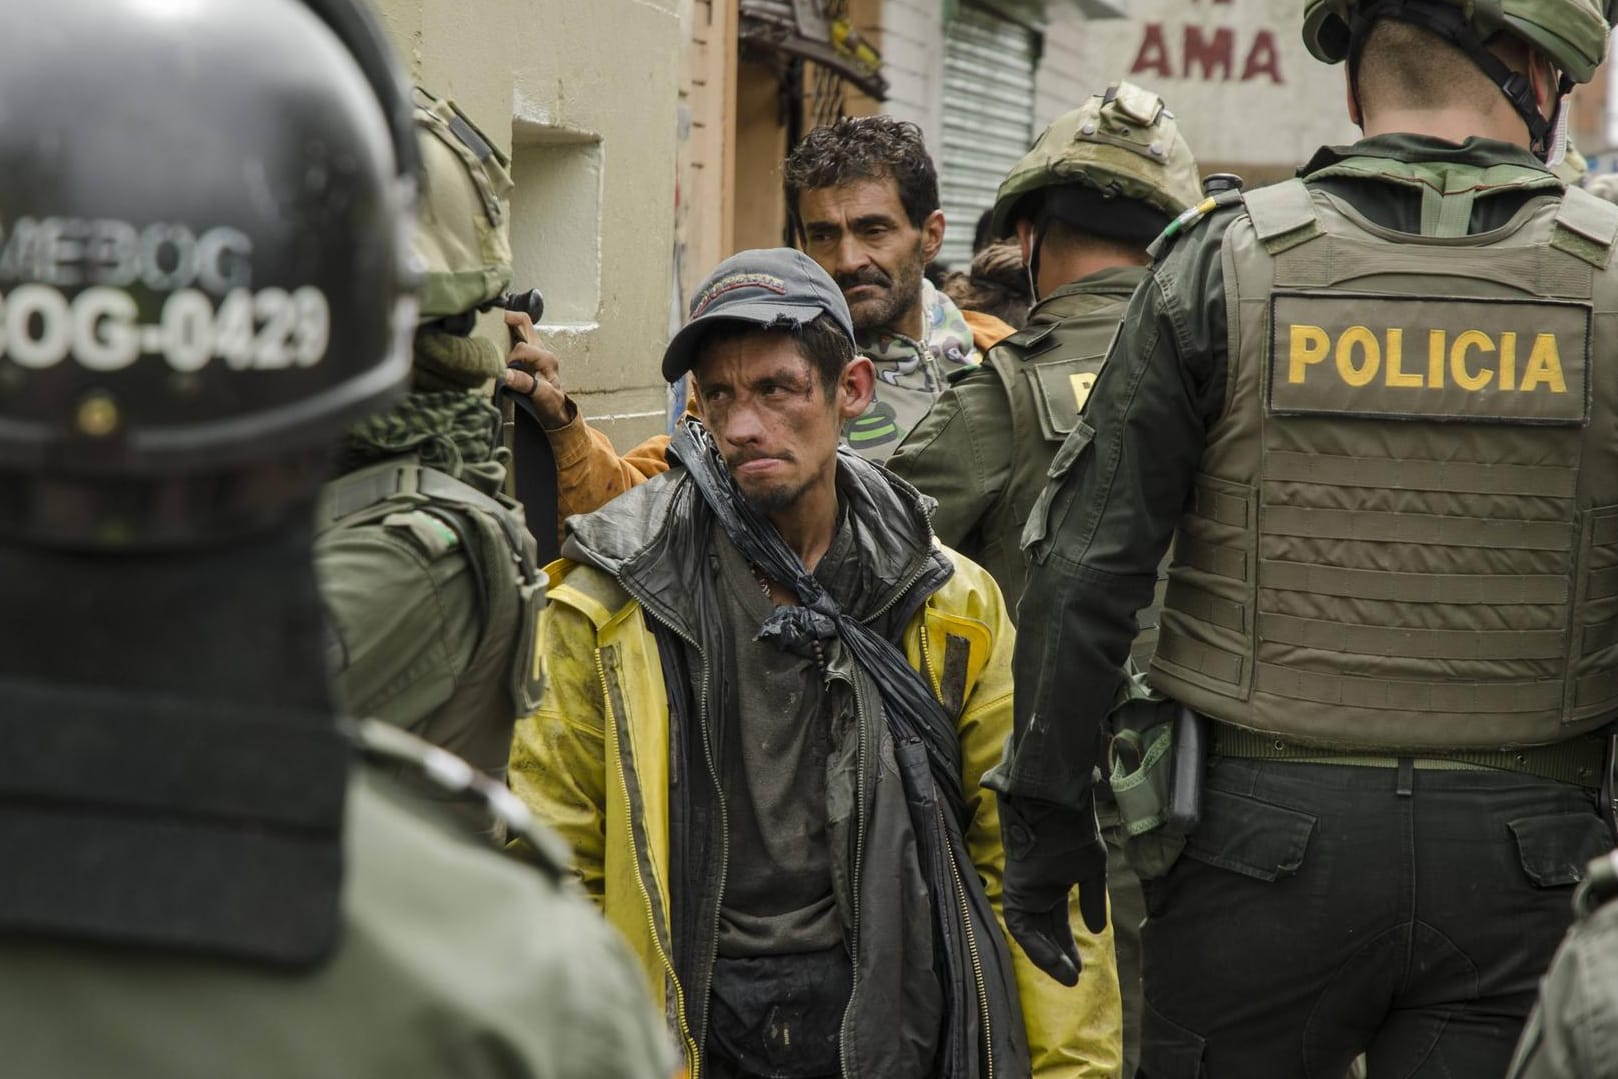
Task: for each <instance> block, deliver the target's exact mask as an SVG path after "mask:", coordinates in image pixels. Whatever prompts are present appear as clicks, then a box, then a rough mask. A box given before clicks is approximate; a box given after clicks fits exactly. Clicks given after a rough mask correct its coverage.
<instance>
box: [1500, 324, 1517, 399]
mask: <svg viewBox="0 0 1618 1079" xmlns="http://www.w3.org/2000/svg"><path fill="white" fill-rule="evenodd" d="M1500 388H1501V389H1502V390H1514V389H1516V388H1517V335H1516V334H1515V333H1513V332H1512V331H1510V330H1507V331H1506V332H1505V333H1503V334H1501V335H1500Z"/></svg>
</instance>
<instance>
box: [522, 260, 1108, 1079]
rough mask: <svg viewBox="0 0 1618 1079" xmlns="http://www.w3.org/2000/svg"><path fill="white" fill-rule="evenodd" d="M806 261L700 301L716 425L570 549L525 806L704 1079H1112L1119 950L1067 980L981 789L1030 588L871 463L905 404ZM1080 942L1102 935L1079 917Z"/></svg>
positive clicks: (525, 740)
mask: <svg viewBox="0 0 1618 1079" xmlns="http://www.w3.org/2000/svg"><path fill="white" fill-rule="evenodd" d="M853 336H854V335H853V328H852V326H851V324H850V319H849V314H848V307H847V304H846V302H845V301H844V299H843V296H842V294H841V292H840V291H839V290H838V288H837V286H836V285H835V284H834V283H833V281H832V279H831V278H830V277H829V276H827V275H826V273H825V272H824V271H823V270H821V269H820V268H819V267H817V266H816V265H815V264H814V262H813V261H811V260H810V259H809V258H808V257H807V256H805V255H803V254H802V253H800V252H796V251H790V250H785V249H781V250H774V251H749V252H743V253H742V254H740V255H737V256H735V257H733V258H731V259H728V260H726V262H724V263H722V264H721V265H720V266H719V267H718V268H717V269H716V270H715V271H714V273H713V274H712V275H711V276H710V277H709V279H708V281H707V282H706V283H705V284H704V286H703V287H702V289H700V290H699V292H698V294H697V297H696V300H695V301H694V303H693V306H692V318H691V321H690V322H689V323H688V324H687V325H686V327H685V328H684V329H683V330H682V331H681V332H680V333H679V334H678V335H676V337H675V338H674V340H673V341H672V342H671V343H670V345H669V348H668V351H667V352H666V354H665V356H664V363H663V373H664V375H665V377H667V378H669V379H671V380H672V379H675V378H679V377H681V376H683V375H684V374H685V373H687V372H688V371H689V372H691V373H692V374H693V376H694V381H695V385H696V388H697V394H698V397H699V400H700V402H701V408H702V416H703V418H702V419H700V420H699V419H696V418H695V417H691V418H688V419H686V420H685V421H684V422H683V423H682V425H681V428H680V430H679V431H678V433H677V434H676V436H675V439H674V441H673V443H672V446H671V455H672V457H673V458H674V460H675V462H676V467H674V468H673V469H672V470H671V471H669V472H668V473H666V474H664V475H661V476H657V477H655V478H653V479H652V480H650V481H648V482H647V483H645V484H643V485H641V486H639V487H636V488H635V489H633V490H632V491H630V492H628V493H627V494H625V495H624V496H622V497H621V498H619V499H617V500H615V501H614V502H613V503H611V504H610V505H608V506H607V507H605V508H603V509H602V510H600V511H598V512H596V513H593V514H590V515H587V516H583V517H578V518H574V519H573V520H572V521H571V522H570V523H569V536H568V539H567V542H566V546H565V547H564V554H565V555H566V558H564V560H563V561H561V562H559V563H557V564H556V565H555V566H553V567H552V574H551V583H552V589H551V594H550V595H551V603H550V606H549V608H548V609H547V610H546V612H545V614H544V621H543V622H542V626H541V633H542V640H543V651H544V654H545V656H546V663H547V675H548V678H547V685H546V690H545V694H544V699H543V702H542V703H541V705H540V708H539V709H538V711H537V712H536V713H535V714H534V715H532V716H531V717H529V718H527V719H526V720H524V721H522V722H521V723H519V725H518V729H517V736H516V740H515V742H514V744H513V749H512V760H511V771H510V781H511V784H512V786H513V788H514V789H515V790H516V792H517V793H518V795H519V796H521V797H522V799H523V800H524V801H525V802H526V803H527V804H528V805H529V806H530V807H532V808H533V809H534V810H535V811H536V812H537V813H538V814H539V815H540V816H541V817H542V818H543V819H545V820H546V821H547V822H548V823H550V824H551V825H552V826H554V827H555V828H557V829H558V830H560V831H561V832H562V834H563V835H564V836H565V837H566V838H567V839H568V840H569V841H570V842H571V843H572V844H573V848H574V854H575V858H576V859H577V868H578V870H579V874H580V876H581V878H582V879H583V881H584V884H585V887H586V888H587V890H588V891H589V892H590V893H591V895H593V896H594V897H595V898H596V900H597V901H598V902H600V903H601V905H602V907H603V909H604V911H605V913H606V915H607V918H608V920H609V921H611V922H612V923H613V924H615V925H616V926H617V927H618V928H619V929H620V930H622V932H623V933H624V935H625V936H626V937H627V938H628V940H629V942H630V945H631V947H632V949H633V950H634V951H635V953H636V954H637V955H638V956H639V957H640V961H641V963H642V965H643V967H644V969H645V973H646V977H647V980H648V983H649V985H650V987H651V989H652V991H653V992H654V993H655V994H657V995H658V996H659V997H660V998H661V999H662V1000H663V1002H664V1005H665V1014H666V1015H667V1016H668V1018H669V1022H670V1025H671V1027H672V1028H673V1029H674V1031H675V1033H676V1034H677V1036H678V1038H679V1040H680V1041H681V1043H682V1044H683V1046H684V1048H685V1052H686V1055H687V1058H688V1063H689V1065H690V1068H691V1071H692V1074H693V1076H695V1077H697V1079H707V1077H710V1076H711V1077H713V1079H730V1077H739V1079H753V1077H761V1076H770V1077H776V1079H781V1077H785V1079H831V1077H842V1079H878V1077H880V1079H922V1077H933V1076H938V1077H945V1079H986V1077H989V1076H993V1075H1000V1076H1026V1075H1029V1074H1033V1075H1037V1076H1041V1077H1050V1079H1055V1077H1064V1079H1078V1077H1104V1076H1112V1075H1115V1074H1116V1073H1117V1070H1118V1067H1119V1060H1120V1058H1119V1024H1120V1018H1119V1004H1118V987H1117V977H1116V970H1115V968H1114V965H1113V957H1112V940H1111V932H1110V930H1109V929H1108V928H1107V926H1106V922H1105V917H1104V912H1102V911H1091V912H1089V913H1088V917H1089V920H1090V921H1091V922H1093V923H1094V924H1093V927H1092V928H1091V931H1089V932H1086V931H1085V926H1084V925H1083V924H1075V926H1074V928H1075V929H1076V930H1078V932H1077V934H1076V935H1077V936H1078V938H1079V940H1080V942H1081V945H1080V946H1081V951H1082V953H1083V960H1084V962H1085V963H1086V964H1087V965H1090V966H1092V967H1093V970H1092V975H1093V976H1090V977H1086V978H1085V979H1083V980H1082V981H1081V982H1080V984H1079V986H1078V987H1077V988H1072V989H1069V988H1064V987H1062V986H1060V985H1058V984H1057V983H1056V982H1054V981H1052V980H1051V979H1049V978H1044V977H1042V976H1041V975H1040V974H1039V972H1038V970H1037V969H1035V968H1034V966H1033V965H1032V964H1031V963H1030V962H1029V961H1028V959H1027V957H1026V956H1024V954H1023V953H1022V951H1021V950H1020V949H1019V948H1018V946H1017V945H1016V944H1015V943H1014V942H1012V941H1010V939H1009V938H1008V936H1007V934H1006V933H1005V931H1004V926H1003V923H1002V921H1001V917H1000V877H1001V866H1002V865H1003V863H1004V855H1003V852H1002V850H1001V845H1000V836H999V821H998V815H997V813H996V806H995V801H994V798H993V796H992V795H991V794H990V793H989V792H987V791H985V790H982V789H980V788H979V785H978V780H979V777H980V776H981V775H982V774H983V772H984V771H986V770H987V769H988V768H989V766H990V765H992V764H993V763H994V762H995V761H996V760H997V759H998V757H999V755H1000V749H1001V746H1002V744H1003V743H1004V741H1005V739H1006V735H1007V732H1008V731H1009V729H1010V722H1011V675H1010V658H1011V649H1012V632H1013V631H1012V628H1011V625H1010V622H1009V620H1008V618H1007V616H1006V611H1005V607H1004V602H1003V600H1002V598H1001V595H1000V590H999V589H998V588H997V587H996V586H995V584H994V582H993V580H992V579H991V578H990V577H989V575H988V574H987V573H985V572H984V571H983V570H982V569H980V568H979V567H978V566H976V565H974V564H973V563H971V562H969V561H967V560H966V559H963V558H961V557H960V556H958V555H955V554H954V553H953V552H950V551H949V550H947V549H945V548H943V547H941V546H939V545H938V544H937V543H936V542H935V541H934V539H933V536H932V532H931V528H930V527H929V524H928V514H929V512H930V507H931V503H930V500H928V499H925V498H923V497H922V496H921V495H919V494H918V493H917V492H916V491H915V490H914V489H913V488H911V487H910V486H909V485H908V484H905V483H903V482H902V481H899V480H897V479H895V478H894V477H893V476H892V475H891V474H890V473H888V472H887V471H886V470H885V469H883V468H881V467H880V466H878V465H874V464H871V463H869V462H867V461H865V460H863V459H862V458H860V457H858V456H857V455H855V454H854V453H852V452H850V451H848V450H847V449H843V450H839V448H838V434H839V431H840V430H841V428H842V425H843V423H844V421H845V420H847V419H848V418H850V417H852V416H857V415H860V414H861V412H863V410H864V409H865V407H866V406H867V405H868V404H869V402H870V399H871V392H872V381H873V378H874V375H873V368H872V365H871V362H870V361H869V360H868V359H865V358H863V357H859V356H857V355H856V353H855V349H854V340H853ZM1069 918H1070V921H1075V922H1077V921H1078V919H1077V916H1076V915H1075V914H1074V913H1073V912H1070V915H1069Z"/></svg>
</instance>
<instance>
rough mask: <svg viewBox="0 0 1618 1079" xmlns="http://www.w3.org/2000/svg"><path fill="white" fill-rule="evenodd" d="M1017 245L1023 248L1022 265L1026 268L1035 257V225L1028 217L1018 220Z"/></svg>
mask: <svg viewBox="0 0 1618 1079" xmlns="http://www.w3.org/2000/svg"><path fill="white" fill-rule="evenodd" d="M1017 244H1018V246H1020V247H1021V248H1022V264H1023V265H1024V266H1026V265H1028V263H1029V261H1030V260H1032V259H1033V257H1034V223H1033V222H1032V221H1030V220H1028V219H1027V218H1026V217H1020V218H1018V219H1017Z"/></svg>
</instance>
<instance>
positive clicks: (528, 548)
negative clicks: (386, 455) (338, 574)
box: [315, 457, 539, 581]
mask: <svg viewBox="0 0 1618 1079" xmlns="http://www.w3.org/2000/svg"><path fill="white" fill-rule="evenodd" d="M393 501H405V502H413V503H416V504H418V505H419V504H424V503H426V502H429V501H432V502H440V503H444V504H447V505H450V506H457V507H461V508H464V509H469V510H476V511H478V512H479V513H483V514H487V515H488V516H489V517H490V518H491V519H492V520H493V521H494V522H495V523H496V524H497V525H498V526H499V528H500V531H501V532H502V533H503V534H504V535H505V537H506V543H507V545H508V546H509V547H510V548H511V553H512V555H513V556H514V557H515V558H516V559H517V561H518V563H519V564H520V565H521V567H522V571H523V573H522V575H523V579H524V580H527V581H533V580H535V579H537V578H538V576H539V567H538V565H537V563H538V561H539V559H538V556H537V555H536V554H534V551H533V538H532V537H531V536H529V535H528V533H527V529H526V528H525V527H524V525H523V522H522V520H521V519H520V518H519V517H518V515H517V513H518V511H517V510H516V509H514V508H512V507H510V506H506V505H505V504H503V503H501V502H500V501H499V500H497V499H495V498H493V497H491V496H490V495H486V494H484V493H483V492H482V491H480V490H478V489H477V488H476V487H473V486H472V485H471V484H468V483H464V482H462V481H461V480H458V479H456V478H455V477H454V476H451V475H449V474H448V473H447V472H440V471H438V470H437V469H436V468H428V467H426V466H425V465H422V464H421V463H420V462H419V461H417V460H416V459H415V458H414V457H401V458H399V459H397V460H391V461H383V462H382V463H380V464H375V465H372V466H370V467H369V468H362V469H360V470H359V471H358V472H350V473H349V474H348V475H346V476H339V477H338V478H336V479H334V480H332V481H330V482H329V483H327V484H326V486H325V487H324V488H323V489H322V491H321V495H320V502H319V505H318V506H317V508H316V511H315V530H316V532H317V533H324V532H329V531H330V530H331V529H333V528H338V527H340V526H342V525H343V524H344V523H346V522H349V521H351V520H353V519H354V518H356V517H358V516H360V515H362V514H364V513H365V511H367V510H369V509H372V508H374V507H376V506H378V505H380V504H382V503H384V502H393Z"/></svg>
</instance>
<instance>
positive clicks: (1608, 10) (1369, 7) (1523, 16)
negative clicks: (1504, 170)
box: [1303, 0, 1618, 156]
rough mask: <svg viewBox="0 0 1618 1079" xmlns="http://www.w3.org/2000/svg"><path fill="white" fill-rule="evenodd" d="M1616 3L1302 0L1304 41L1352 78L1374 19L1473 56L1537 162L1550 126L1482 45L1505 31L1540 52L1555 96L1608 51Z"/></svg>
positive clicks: (1519, 79) (1525, 89) (1584, 76)
mask: <svg viewBox="0 0 1618 1079" xmlns="http://www.w3.org/2000/svg"><path fill="white" fill-rule="evenodd" d="M1615 9H1618V0H1304V5H1303V42H1304V44H1305V45H1306V46H1307V47H1308V49H1309V52H1310V53H1311V54H1312V55H1313V56H1314V57H1315V59H1317V60H1322V61H1324V62H1325V63H1328V64H1335V63H1338V62H1340V61H1343V60H1347V61H1348V62H1349V65H1350V73H1351V75H1352V71H1353V65H1354V64H1355V63H1356V61H1357V59H1358V55H1359V50H1360V49H1361V48H1362V47H1363V45H1364V41H1365V36H1366V34H1367V33H1368V32H1369V30H1370V28H1371V26H1372V24H1374V23H1375V22H1376V21H1377V20H1378V19H1399V20H1402V21H1405V22H1410V23H1414V24H1416V25H1418V26H1421V27H1423V28H1425V29H1427V30H1429V31H1431V32H1432V33H1435V34H1437V35H1438V36H1439V37H1441V38H1443V39H1444V40H1446V41H1448V42H1449V43H1450V44H1452V45H1454V46H1455V47H1457V48H1459V49H1460V50H1461V51H1462V52H1464V53H1466V54H1467V55H1468V56H1469V57H1471V59H1472V61H1473V63H1475V64H1477V65H1478V67H1479V68H1481V69H1482V70H1483V71H1484V73H1485V74H1487V75H1488V76H1489V78H1490V79H1491V80H1492V81H1493V82H1494V83H1495V84H1496V85H1497V86H1499V87H1500V89H1501V91H1502V92H1503V93H1504V94H1505V95H1506V97H1507V98H1508V99H1509V100H1510V101H1511V103H1512V106H1513V107H1514V108H1515V109H1516V110H1517V112H1518V113H1519V114H1520V115H1521V116H1522V118H1523V121H1524V123H1526V124H1527V125H1528V131H1529V136H1530V143H1531V145H1532V146H1533V148H1534V149H1535V151H1536V152H1538V153H1540V154H1541V156H1543V155H1544V154H1545V153H1546V152H1547V151H1548V149H1549V146H1550V142H1551V136H1552V128H1553V127H1554V121H1547V120H1546V119H1545V117H1544V116H1543V115H1541V114H1540V112H1539V109H1538V107H1537V105H1535V103H1534V101H1533V94H1532V92H1531V89H1530V87H1529V85H1528V82H1527V80H1526V79H1525V78H1524V77H1523V76H1522V75H1520V74H1516V73H1514V72H1512V71H1511V70H1510V69H1508V68H1507V67H1506V65H1505V63H1504V62H1503V61H1501V60H1500V58H1499V57H1497V56H1495V55H1494V54H1493V53H1492V52H1490V51H1489V50H1488V48H1487V47H1486V42H1487V41H1488V40H1489V38H1490V37H1492V36H1493V35H1494V34H1496V33H1498V32H1501V31H1504V32H1506V33H1508V34H1511V35H1513V36H1515V37H1518V38H1520V39H1522V40H1523V41H1525V42H1527V43H1528V44H1529V45H1531V46H1532V47H1534V48H1535V49H1537V50H1538V51H1539V52H1541V53H1544V54H1545V56H1547V57H1549V58H1550V60H1551V61H1552V62H1553V63H1555V64H1556V66H1557V67H1558V68H1559V69H1560V70H1561V72H1562V83H1561V85H1560V86H1559V87H1558V93H1557V98H1558V107H1560V98H1561V97H1562V96H1563V95H1565V94H1566V93H1567V92H1568V91H1569V90H1571V89H1572V88H1573V85H1574V84H1576V83H1583V82H1589V81H1590V79H1591V77H1592V76H1593V75H1594V74H1595V70H1596V68H1597V67H1598V66H1599V65H1600V63H1601V61H1602V58H1603V57H1605V56H1606V53H1607V33H1608V29H1609V27H1610V25H1611V23H1612V18H1613V14H1614V10H1615Z"/></svg>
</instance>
